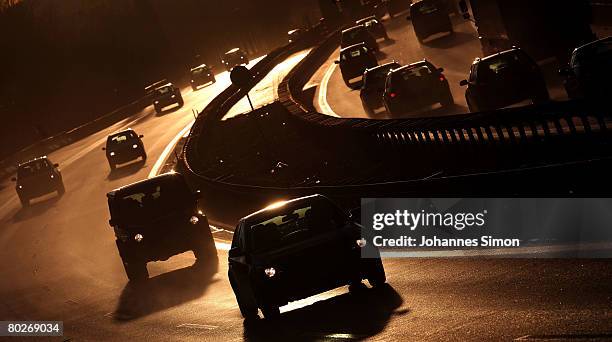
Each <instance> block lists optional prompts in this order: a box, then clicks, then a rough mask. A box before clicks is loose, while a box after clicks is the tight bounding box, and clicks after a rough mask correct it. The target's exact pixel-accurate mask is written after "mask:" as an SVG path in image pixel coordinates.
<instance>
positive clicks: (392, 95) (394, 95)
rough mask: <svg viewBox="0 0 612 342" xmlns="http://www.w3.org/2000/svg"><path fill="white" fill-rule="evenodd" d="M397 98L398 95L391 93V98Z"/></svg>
mask: <svg viewBox="0 0 612 342" xmlns="http://www.w3.org/2000/svg"><path fill="white" fill-rule="evenodd" d="M396 96H397V93H389V97H390V98H395V97H396Z"/></svg>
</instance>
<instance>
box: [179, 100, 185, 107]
mask: <svg viewBox="0 0 612 342" xmlns="http://www.w3.org/2000/svg"><path fill="white" fill-rule="evenodd" d="M177 103H178V105H179V107H183V106H184V105H185V102H184V101H183V98H181V99H180V100H178V102H177Z"/></svg>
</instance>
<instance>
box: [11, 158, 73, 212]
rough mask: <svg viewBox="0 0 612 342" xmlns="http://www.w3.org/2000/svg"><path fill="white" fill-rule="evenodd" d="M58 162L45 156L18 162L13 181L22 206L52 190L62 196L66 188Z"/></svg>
mask: <svg viewBox="0 0 612 342" xmlns="http://www.w3.org/2000/svg"><path fill="white" fill-rule="evenodd" d="M58 167H59V165H58V164H53V163H51V161H50V160H49V158H47V157H46V156H43V157H39V158H35V159H32V160H30V161H27V162H25V163H21V164H19V166H17V177H13V178H11V180H12V181H13V182H15V183H16V184H15V190H16V191H17V196H19V201H21V205H22V206H23V207H27V206H29V205H30V200H31V199H33V198H36V197H39V196H42V195H45V194H48V193H51V192H54V191H57V194H58V195H59V196H62V195H63V194H64V193H65V192H66V189H65V188H64V182H63V181H62V173H61V172H60V170H59V169H58Z"/></svg>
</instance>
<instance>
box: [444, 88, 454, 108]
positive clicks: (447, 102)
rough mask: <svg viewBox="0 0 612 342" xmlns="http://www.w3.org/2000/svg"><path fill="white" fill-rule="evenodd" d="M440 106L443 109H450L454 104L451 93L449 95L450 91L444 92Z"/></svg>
mask: <svg viewBox="0 0 612 342" xmlns="http://www.w3.org/2000/svg"><path fill="white" fill-rule="evenodd" d="M440 104H441V105H442V106H443V107H450V106H452V105H454V104H455V100H454V99H453V93H451V91H450V89H448V90H446V94H445V95H444V96H443V98H442V101H440Z"/></svg>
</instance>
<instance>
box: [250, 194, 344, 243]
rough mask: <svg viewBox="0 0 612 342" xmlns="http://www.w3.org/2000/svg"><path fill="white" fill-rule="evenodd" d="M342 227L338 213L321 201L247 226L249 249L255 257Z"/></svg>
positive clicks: (276, 213)
mask: <svg viewBox="0 0 612 342" xmlns="http://www.w3.org/2000/svg"><path fill="white" fill-rule="evenodd" d="M341 223H342V217H341V215H340V214H339V213H338V212H337V210H336V209H335V208H334V207H333V206H331V205H329V204H328V203H325V202H322V201H321V202H315V203H312V204H311V205H304V206H299V207H297V208H295V207H294V208H291V209H288V210H283V211H281V212H278V211H275V215H274V216H272V217H266V218H265V219H262V220H259V221H258V222H253V223H251V224H250V227H251V249H252V251H253V252H255V253H258V252H266V251H271V250H274V249H278V248H282V247H284V246H287V245H288V244H291V243H295V242H300V241H304V240H306V239H309V238H311V237H314V236H317V235H318V234H321V233H325V232H329V231H331V230H333V229H335V228H337V227H338V225H339V224H341Z"/></svg>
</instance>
